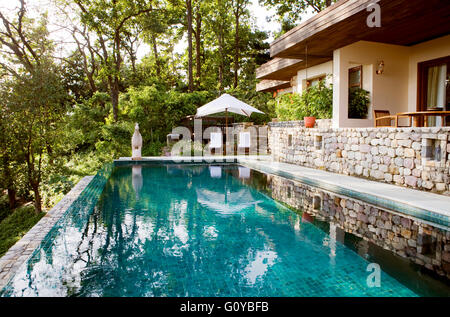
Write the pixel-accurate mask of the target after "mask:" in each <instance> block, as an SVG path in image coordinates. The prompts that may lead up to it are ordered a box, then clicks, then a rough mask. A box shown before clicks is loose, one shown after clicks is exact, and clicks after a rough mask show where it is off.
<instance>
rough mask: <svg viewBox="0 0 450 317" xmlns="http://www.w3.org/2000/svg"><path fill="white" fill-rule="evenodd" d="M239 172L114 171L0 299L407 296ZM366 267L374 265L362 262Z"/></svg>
mask: <svg viewBox="0 0 450 317" xmlns="http://www.w3.org/2000/svg"><path fill="white" fill-rule="evenodd" d="M264 184H265V174H263V173H259V172H257V171H254V170H251V169H248V168H245V167H243V166H239V165H233V164H231V165H205V164H198V165H174V164H153V165H152V164H145V165H132V166H121V167H115V168H114V169H113V170H112V173H111V175H110V177H109V178H108V179H107V181H106V185H105V187H104V189H103V191H102V193H101V195H100V197H99V199H98V201H96V202H94V203H92V202H91V205H89V204H83V203H82V202H81V203H80V202H79V203H78V205H76V204H75V206H74V207H73V208H69V210H68V212H67V213H66V214H65V215H64V216H63V218H62V219H61V220H60V221H59V222H58V223H57V224H56V225H55V227H54V228H53V229H52V230H51V232H50V233H49V234H48V235H47V237H46V238H45V239H44V241H43V242H42V243H41V245H40V247H39V248H37V249H36V251H35V252H34V253H33V255H32V256H31V257H30V259H29V260H28V261H27V263H25V265H24V266H23V267H22V268H21V269H20V270H19V271H18V272H17V273H16V274H15V275H14V277H13V278H12V280H11V281H10V282H9V283H8V285H7V286H6V287H5V288H4V289H3V291H2V293H1V295H2V296H192V297H197V296H199V297H203V296H239V297H240V296H249V297H253V296H258V297H260V296H268V297H271V296H277V297H278V296H287V297H290V296H417V295H420V294H416V293H415V292H414V291H412V290H411V289H410V288H408V287H407V286H405V285H403V284H402V283H400V282H399V281H398V280H397V279H396V278H395V277H394V276H390V275H388V274H387V273H385V272H384V271H383V270H382V271H381V272H380V278H379V281H380V283H379V287H377V286H376V285H373V283H371V282H370V281H372V280H371V274H372V272H373V271H372V270H371V268H373V265H371V261H368V259H366V257H364V256H360V255H359V254H358V253H357V252H355V250H353V249H352V248H350V247H348V246H346V245H344V244H343V243H341V242H339V241H336V240H335V239H333V238H331V237H330V235H329V234H328V233H327V232H326V231H324V230H321V228H320V227H318V226H317V225H315V224H314V223H312V222H310V221H306V220H305V217H302V214H301V213H298V212H295V211H293V210H291V209H290V208H288V207H286V206H284V205H283V204H280V203H278V202H277V201H275V200H273V199H272V198H271V197H269V196H268V195H267V192H266V189H265V187H264ZM371 260H373V259H371Z"/></svg>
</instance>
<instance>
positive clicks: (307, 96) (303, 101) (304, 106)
mask: <svg viewBox="0 0 450 317" xmlns="http://www.w3.org/2000/svg"><path fill="white" fill-rule="evenodd" d="M274 102H275V111H276V114H277V118H278V119H280V120H302V119H303V118H304V117H316V118H317V119H329V118H331V117H332V115H333V88H332V87H331V86H330V87H327V86H326V84H325V82H324V81H323V80H322V81H320V82H319V83H318V84H317V85H316V86H314V87H310V88H308V89H307V90H306V91H304V92H303V93H302V94H301V95H300V94H298V93H293V94H284V95H281V96H279V97H277V98H276V100H275V101H274Z"/></svg>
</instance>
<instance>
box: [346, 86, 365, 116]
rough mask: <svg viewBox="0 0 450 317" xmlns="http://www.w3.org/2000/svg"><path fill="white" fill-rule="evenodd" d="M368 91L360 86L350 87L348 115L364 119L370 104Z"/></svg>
mask: <svg viewBox="0 0 450 317" xmlns="http://www.w3.org/2000/svg"><path fill="white" fill-rule="evenodd" d="M369 95H370V93H369V92H368V91H367V90H364V89H362V88H352V89H349V92H348V117H349V118H352V119H365V118H367V112H368V109H369V105H370V98H369Z"/></svg>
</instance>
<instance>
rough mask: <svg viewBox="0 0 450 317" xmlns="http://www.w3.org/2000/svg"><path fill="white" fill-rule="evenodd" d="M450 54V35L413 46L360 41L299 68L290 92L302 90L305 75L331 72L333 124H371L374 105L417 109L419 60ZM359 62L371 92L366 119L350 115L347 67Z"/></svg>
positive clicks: (363, 84)
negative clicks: (322, 60) (381, 64)
mask: <svg viewBox="0 0 450 317" xmlns="http://www.w3.org/2000/svg"><path fill="white" fill-rule="evenodd" d="M449 55H450V35H448V36H444V37H441V38H438V39H435V40H431V41H428V42H424V43H420V44H417V45H415V46H411V47H407V46H400V45H391V44H384V43H377V42H368V41H359V42H357V43H353V44H351V45H348V46H345V47H342V48H340V49H337V50H335V51H334V52H333V60H332V61H329V62H326V63H323V64H320V65H316V66H313V67H310V68H308V69H307V70H300V71H298V72H297V75H296V76H295V77H294V78H293V81H292V82H293V87H292V90H289V92H291V91H294V92H299V93H301V92H302V91H303V89H304V87H305V85H306V79H312V78H315V77H318V76H322V75H332V76H328V77H327V81H328V82H329V83H331V82H332V83H333V127H372V126H373V118H372V117H373V115H372V111H373V109H378V110H389V111H390V113H391V114H395V113H398V112H406V111H416V107H417V64H418V63H420V62H423V61H428V60H432V59H436V58H440V57H445V56H449ZM379 61H383V62H384V72H383V74H381V75H378V74H376V68H377V63H378V62H379ZM358 65H362V66H363V82H362V86H363V87H362V88H363V89H365V90H367V91H369V92H370V99H371V105H370V108H369V113H368V118H367V119H349V118H348V70H349V69H350V68H352V67H355V66H358ZM406 122H407V121H405V119H401V120H400V124H401V123H406Z"/></svg>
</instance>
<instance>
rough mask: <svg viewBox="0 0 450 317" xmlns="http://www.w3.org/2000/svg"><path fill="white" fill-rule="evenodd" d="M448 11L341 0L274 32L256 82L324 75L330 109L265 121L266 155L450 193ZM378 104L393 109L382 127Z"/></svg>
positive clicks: (292, 86) (262, 86)
mask: <svg viewBox="0 0 450 317" xmlns="http://www.w3.org/2000/svg"><path fill="white" fill-rule="evenodd" d="M449 17H450V2H449V1H446V0H430V1H422V0H378V1H373V0H358V1H356V0H341V1H338V2H337V3H335V4H334V5H332V6H330V7H328V8H327V9H325V10H323V11H322V12H320V13H318V14H316V15H315V16H314V17H312V18H310V19H309V20H307V21H305V22H303V23H301V24H300V25H298V26H297V27H295V28H293V29H292V30H290V31H289V32H287V33H285V34H283V35H282V36H280V37H279V38H278V39H276V40H275V41H274V42H273V43H271V45H270V54H271V57H272V58H273V59H272V60H271V61H269V62H267V63H266V64H263V65H261V66H260V67H259V68H258V69H257V70H256V76H257V78H258V79H260V80H261V81H260V82H259V83H258V85H257V90H258V91H261V92H262V91H265V92H274V95H275V94H276V93H289V92H298V93H301V92H302V91H303V90H304V89H305V88H307V87H308V86H310V85H314V84H315V83H317V82H318V81H319V80H321V79H325V80H326V82H328V83H329V84H332V85H333V117H332V120H319V122H318V124H317V125H316V127H315V128H305V127H304V126H303V122H302V121H292V122H272V123H270V124H269V126H270V129H269V134H268V138H269V149H270V151H271V155H272V158H273V159H274V160H275V161H279V162H286V163H293V164H296V165H302V166H306V167H312V168H318V169H322V170H326V171H330V172H334V173H340V174H345V175H351V176H358V177H364V178H368V179H371V180H376V181H380V182H385V183H391V184H395V185H399V186H406V187H410V188H415V189H420V190H426V191H433V192H436V193H439V194H444V195H450V185H449V184H450V127H449V126H450V23H449ZM351 87H359V88H362V89H364V90H367V91H368V92H369V95H370V106H369V109H368V112H367V117H365V118H349V115H348V106H349V102H348V100H349V89H350V88H351ZM377 110H378V111H381V112H382V113H384V115H383V116H386V115H390V116H392V117H387V119H383V120H384V122H383V124H382V125H381V126H382V127H380V125H377V127H374V125H375V120H374V112H375V111H377ZM400 114H403V115H400ZM377 118H378V116H377ZM385 118H386V117H385ZM396 119H398V121H397V120H396ZM388 126H389V127H388Z"/></svg>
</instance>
